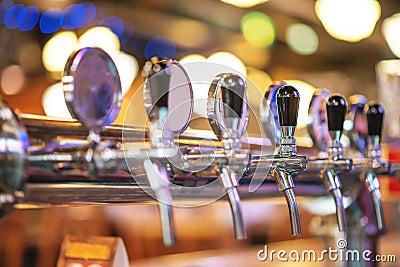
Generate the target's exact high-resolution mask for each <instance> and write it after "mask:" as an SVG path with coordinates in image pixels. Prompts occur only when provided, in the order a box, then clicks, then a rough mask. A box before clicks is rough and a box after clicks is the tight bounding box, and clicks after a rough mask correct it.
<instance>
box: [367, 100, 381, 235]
mask: <svg viewBox="0 0 400 267" xmlns="http://www.w3.org/2000/svg"><path fill="white" fill-rule="evenodd" d="M365 111H366V114H367V121H368V136H369V139H370V149H369V152H368V157H369V159H370V160H372V162H371V165H372V166H371V168H370V170H368V171H366V173H365V174H364V177H363V178H364V183H365V186H366V187H367V189H368V191H369V192H370V194H371V198H372V202H373V204H374V209H375V217H376V222H377V226H378V229H379V231H380V232H381V233H383V232H385V228H386V225H385V218H384V215H383V205H382V197H381V193H380V189H379V187H380V184H379V179H378V177H377V176H376V172H375V170H378V169H379V168H380V167H383V165H384V164H382V162H381V154H382V152H381V145H380V141H381V135H382V128H383V118H384V112H385V111H384V109H383V107H382V106H381V105H379V104H377V103H373V102H371V103H369V104H368V105H367V106H366V107H365Z"/></svg>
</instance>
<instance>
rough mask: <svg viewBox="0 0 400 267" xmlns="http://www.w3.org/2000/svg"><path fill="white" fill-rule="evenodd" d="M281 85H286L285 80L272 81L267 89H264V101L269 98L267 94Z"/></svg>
mask: <svg viewBox="0 0 400 267" xmlns="http://www.w3.org/2000/svg"><path fill="white" fill-rule="evenodd" d="M283 85H286V82H284V81H273V82H272V83H271V84H270V85H269V86H268V88H267V90H266V91H265V94H264V99H265V100H266V101H268V99H269V94H270V93H271V92H272V91H274V90H278V89H279V88H280V87H282V86H283Z"/></svg>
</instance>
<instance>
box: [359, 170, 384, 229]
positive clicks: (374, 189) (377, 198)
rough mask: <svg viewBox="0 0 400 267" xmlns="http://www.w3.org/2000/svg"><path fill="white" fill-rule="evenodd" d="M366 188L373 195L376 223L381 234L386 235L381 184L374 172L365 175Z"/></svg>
mask: <svg viewBox="0 0 400 267" xmlns="http://www.w3.org/2000/svg"><path fill="white" fill-rule="evenodd" d="M364 182H365V186H366V187H367V189H368V191H369V192H370V194H371V198H372V202H373V204H374V209H375V217H376V223H377V226H378V229H379V232H381V233H384V232H385V231H386V224H385V217H384V214H383V204H382V196H381V192H380V189H379V187H380V184H379V180H378V177H377V176H376V174H375V173H374V172H373V171H367V172H366V173H365V175H364Z"/></svg>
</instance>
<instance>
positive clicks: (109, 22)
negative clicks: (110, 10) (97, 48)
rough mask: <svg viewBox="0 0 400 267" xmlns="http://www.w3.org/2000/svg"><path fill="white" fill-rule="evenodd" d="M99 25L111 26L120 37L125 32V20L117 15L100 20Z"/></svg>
mask: <svg viewBox="0 0 400 267" xmlns="http://www.w3.org/2000/svg"><path fill="white" fill-rule="evenodd" d="M98 26H104V27H108V28H110V29H111V31H112V32H113V33H115V34H116V35H117V36H118V38H121V36H122V34H123V33H124V21H123V20H122V19H121V18H118V17H115V16H111V17H106V18H104V19H102V20H100V21H99V23H98Z"/></svg>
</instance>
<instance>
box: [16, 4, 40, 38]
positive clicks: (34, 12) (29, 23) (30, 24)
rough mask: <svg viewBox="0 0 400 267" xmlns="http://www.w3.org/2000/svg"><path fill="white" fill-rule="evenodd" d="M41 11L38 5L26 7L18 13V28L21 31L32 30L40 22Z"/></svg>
mask: <svg viewBox="0 0 400 267" xmlns="http://www.w3.org/2000/svg"><path fill="white" fill-rule="evenodd" d="M39 17H40V11H39V8H38V7H37V6H29V7H27V8H24V9H23V10H22V11H21V12H20V13H19V14H18V29H19V30H20V31H23V32H25V31H30V30H32V29H33V28H34V27H35V26H36V24H37V23H38V22H39Z"/></svg>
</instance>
